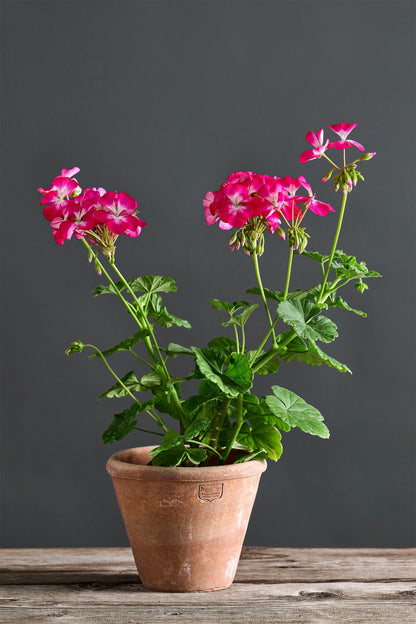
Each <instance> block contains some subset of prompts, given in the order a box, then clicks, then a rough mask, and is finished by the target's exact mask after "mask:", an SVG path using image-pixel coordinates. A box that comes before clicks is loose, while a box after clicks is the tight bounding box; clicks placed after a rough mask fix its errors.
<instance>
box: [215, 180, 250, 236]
mask: <svg viewBox="0 0 416 624" xmlns="http://www.w3.org/2000/svg"><path fill="white" fill-rule="evenodd" d="M221 190H222V192H223V194H224V196H225V197H224V199H222V200H221V201H220V203H219V207H218V209H219V217H220V219H221V221H224V222H225V223H229V224H230V225H232V226H233V227H238V228H239V227H242V226H243V225H245V224H246V223H247V220H248V219H249V218H250V217H251V216H252V214H253V211H252V208H251V206H250V205H249V202H248V199H249V197H248V192H247V188H246V186H244V185H243V184H223V185H222V187H221Z"/></svg>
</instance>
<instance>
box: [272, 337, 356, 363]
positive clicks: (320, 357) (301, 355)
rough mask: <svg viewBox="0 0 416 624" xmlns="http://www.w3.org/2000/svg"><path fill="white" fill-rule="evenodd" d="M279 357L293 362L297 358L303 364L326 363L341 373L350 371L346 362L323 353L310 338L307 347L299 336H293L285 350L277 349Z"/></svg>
mask: <svg viewBox="0 0 416 624" xmlns="http://www.w3.org/2000/svg"><path fill="white" fill-rule="evenodd" d="M285 333H286V332H285ZM279 357H280V359H281V360H284V361H285V362H293V361H294V360H297V361H298V362H305V364H308V365H309V366H320V365H321V364H326V366H329V367H331V368H336V369H337V370H338V371H340V372H341V373H346V372H348V373H351V371H350V369H349V368H348V366H347V365H346V364H342V363H341V362H338V360H336V359H335V358H332V357H330V356H329V355H327V354H326V353H324V352H323V351H322V350H321V349H320V348H319V347H318V345H317V344H316V343H315V342H314V341H313V340H311V339H309V347H308V346H307V345H306V344H305V343H304V342H303V340H302V339H301V338H295V339H294V340H292V341H291V342H290V343H289V344H288V345H287V347H286V350H285V351H283V350H282V351H279Z"/></svg>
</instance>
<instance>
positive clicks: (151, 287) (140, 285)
mask: <svg viewBox="0 0 416 624" xmlns="http://www.w3.org/2000/svg"><path fill="white" fill-rule="evenodd" d="M128 284H129V286H130V288H131V289H132V290H133V291H134V292H144V293H149V294H153V293H156V292H165V293H169V292H176V291H177V290H178V289H177V286H176V283H175V280H173V279H171V278H170V277H163V276H162V275H143V276H142V277H137V278H136V279H133V280H130V281H129V282H128Z"/></svg>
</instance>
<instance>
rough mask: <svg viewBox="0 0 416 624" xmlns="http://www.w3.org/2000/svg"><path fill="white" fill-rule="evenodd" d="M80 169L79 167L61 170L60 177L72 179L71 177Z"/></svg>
mask: <svg viewBox="0 0 416 624" xmlns="http://www.w3.org/2000/svg"><path fill="white" fill-rule="evenodd" d="M80 171H81V169H80V168H79V167H72V169H62V170H61V176H65V177H66V178H72V176H74V175H76V174H77V173H79V172H80Z"/></svg>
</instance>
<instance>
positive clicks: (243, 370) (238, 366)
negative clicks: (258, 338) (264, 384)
mask: <svg viewBox="0 0 416 624" xmlns="http://www.w3.org/2000/svg"><path fill="white" fill-rule="evenodd" d="M224 375H225V377H228V379H231V381H233V382H234V383H235V384H237V386H239V387H240V388H241V390H244V391H245V390H249V389H250V388H251V386H252V385H253V377H254V373H253V370H252V368H251V366H250V364H249V363H248V361H247V358H246V357H245V355H242V354H241V353H232V354H231V356H230V363H229V365H228V366H227V368H226V370H225V372H224Z"/></svg>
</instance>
